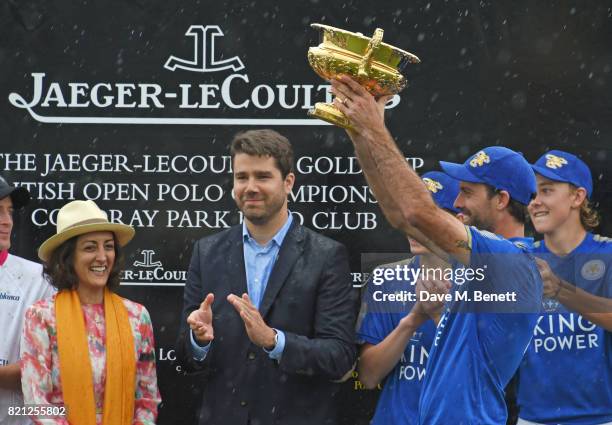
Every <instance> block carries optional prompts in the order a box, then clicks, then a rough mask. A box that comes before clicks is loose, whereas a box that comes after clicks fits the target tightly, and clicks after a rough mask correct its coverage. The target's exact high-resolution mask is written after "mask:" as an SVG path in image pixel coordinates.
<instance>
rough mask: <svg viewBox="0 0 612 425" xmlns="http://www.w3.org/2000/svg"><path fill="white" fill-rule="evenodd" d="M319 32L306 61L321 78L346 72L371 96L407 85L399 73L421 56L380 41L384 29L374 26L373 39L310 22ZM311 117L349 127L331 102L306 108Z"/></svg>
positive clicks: (398, 89) (329, 77) (348, 121)
mask: <svg viewBox="0 0 612 425" xmlns="http://www.w3.org/2000/svg"><path fill="white" fill-rule="evenodd" d="M310 26H311V27H313V28H317V29H319V30H320V31H321V39H322V41H321V44H319V45H318V46H317V47H311V48H310V49H308V62H309V63H310V66H311V67H312V69H314V71H315V72H316V73H317V74H318V75H319V76H320V77H321V78H323V79H324V80H328V81H329V80H330V79H331V78H333V77H335V76H337V75H340V74H347V75H350V76H351V77H353V78H354V79H355V80H357V82H358V83H359V84H361V85H362V86H363V87H365V89H366V90H368V91H369V92H370V93H371V94H372V95H373V96H376V97H379V96H385V95H391V94H396V93H399V92H400V91H402V90H403V89H404V87H406V83H407V82H406V78H405V77H404V76H403V75H402V74H401V73H400V71H402V70H403V69H404V67H405V66H406V64H408V63H419V62H420V59H419V58H418V57H416V56H415V55H413V54H412V53H408V52H406V51H404V50H401V49H398V48H397V47H393V46H391V45H389V44H386V43H383V42H382V38H383V30H382V29H380V28H377V29H376V31H374V35H373V36H372V38H370V37H366V36H364V35H363V34H361V33H355V32H350V31H345V30H342V29H339V28H334V27H330V26H328V25H321V24H311V25H310ZM308 115H309V116H311V117H315V118H319V119H322V120H323V121H327V122H329V123H332V124H334V125H337V126H339V127H342V128H347V129H350V128H352V127H351V122H350V120H349V119H348V118H347V117H346V116H345V115H344V114H343V113H342V112H340V111H339V110H338V109H337V108H336V107H335V106H334V105H333V104H331V103H322V102H319V103H317V104H315V106H314V108H313V109H311V110H310V111H308Z"/></svg>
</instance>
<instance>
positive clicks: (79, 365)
mask: <svg viewBox="0 0 612 425" xmlns="http://www.w3.org/2000/svg"><path fill="white" fill-rule="evenodd" d="M133 236H134V229H133V228H132V227H130V226H126V225H123V224H113V223H110V222H109V221H108V219H107V216H106V213H104V212H103V211H102V210H100V209H99V208H98V206H97V205H96V204H95V203H94V202H93V201H73V202H70V203H68V204H66V205H64V207H62V209H60V211H59V214H58V215H57V233H56V234H55V235H54V236H52V237H51V238H49V239H47V240H46V241H45V242H44V243H43V244H42V245H41V246H40V248H39V250H38V256H39V257H40V258H41V259H42V260H43V261H44V262H45V268H44V271H45V274H46V275H47V277H48V279H49V282H50V283H51V284H52V285H53V286H55V287H56V288H57V289H58V290H59V292H58V293H57V295H56V296H54V297H53V298H51V299H48V300H45V301H40V302H37V303H36V304H34V305H33V306H31V307H30V308H29V309H28V311H27V312H26V322H25V325H24V335H23V338H22V342H21V373H22V378H21V382H22V387H23V393H24V400H25V403H26V405H28V404H35V405H59V406H65V408H66V416H61V413H62V411H61V409H60V410H56V411H54V412H51V413H52V415H51V416H53V419H48V416H47V419H42V417H41V416H38V417H32V419H33V420H34V423H36V424H42V423H44V424H72V425H98V424H103V425H131V424H143V425H144V424H154V423H155V419H156V417H157V405H158V404H159V402H160V401H161V400H160V395H159V391H158V389H157V376H156V371H155V348H154V343H153V329H152V326H151V319H150V317H149V313H148V312H147V310H146V309H145V308H144V307H143V306H142V305H140V304H136V303H134V302H132V301H129V300H126V299H124V298H121V297H119V296H118V295H116V294H115V293H114V292H113V291H114V290H115V289H117V287H118V285H119V274H120V257H121V254H120V252H121V251H120V248H121V247H123V246H124V245H125V244H127V243H128V242H129V241H130V240H131V239H132V237H133ZM42 413H43V414H45V415H46V413H44V412H42ZM57 413H60V414H59V415H57Z"/></svg>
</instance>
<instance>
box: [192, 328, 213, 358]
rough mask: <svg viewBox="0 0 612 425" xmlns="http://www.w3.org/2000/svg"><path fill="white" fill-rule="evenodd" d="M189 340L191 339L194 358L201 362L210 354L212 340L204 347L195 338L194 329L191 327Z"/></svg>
mask: <svg viewBox="0 0 612 425" xmlns="http://www.w3.org/2000/svg"><path fill="white" fill-rule="evenodd" d="M189 340H190V341H191V350H192V351H193V359H194V360H196V361H198V362H201V361H202V360H204V359H205V358H206V356H207V355H208V351H209V350H210V345H211V344H212V341H211V342H209V343H208V344H206V345H205V346H204V347H202V346H201V345H199V344H198V343H197V342H196V340H195V338H194V337H193V331H192V330H191V329H190V330H189Z"/></svg>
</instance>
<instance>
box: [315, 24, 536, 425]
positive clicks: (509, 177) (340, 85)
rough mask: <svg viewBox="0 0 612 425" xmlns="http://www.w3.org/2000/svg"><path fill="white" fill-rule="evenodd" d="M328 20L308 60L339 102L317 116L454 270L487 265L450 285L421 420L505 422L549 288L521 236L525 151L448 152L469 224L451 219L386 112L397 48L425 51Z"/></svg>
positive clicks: (418, 311)
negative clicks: (477, 275)
mask: <svg viewBox="0 0 612 425" xmlns="http://www.w3.org/2000/svg"><path fill="white" fill-rule="evenodd" d="M322 29H323V31H324V34H323V43H322V44H321V45H320V46H319V47H318V48H311V50H310V51H309V60H310V63H311V66H313V68H314V69H315V71H316V72H317V73H319V75H321V76H322V77H324V78H326V79H329V80H330V81H331V83H332V92H333V93H334V94H335V95H336V98H335V100H334V103H333V105H317V107H315V110H314V111H313V112H312V113H311V115H314V116H316V117H319V118H321V119H324V120H326V121H329V122H332V123H334V124H336V125H339V126H341V127H344V128H345V129H346V130H347V132H348V135H349V137H350V138H351V140H352V142H353V144H354V146H355V151H356V154H357V157H358V158H359V161H360V163H361V166H362V168H363V171H364V174H365V176H366V179H367V181H368V184H369V185H370V188H371V189H372V191H373V192H374V194H375V196H376V198H377V200H378V202H379V204H380V206H381V208H382V210H383V212H384V214H385V216H386V217H387V219H388V220H389V222H390V223H391V225H393V226H394V227H395V228H397V229H398V230H400V231H401V232H402V233H403V234H404V235H406V237H409V238H413V239H415V240H417V241H418V242H420V243H421V244H422V245H424V246H426V247H427V248H429V249H430V250H431V251H432V252H434V253H436V254H437V255H439V256H440V257H442V258H445V259H448V260H449V261H451V262H452V263H453V267H454V268H455V270H458V269H462V268H466V267H467V268H477V267H484V269H486V274H485V279H484V281H482V282H476V281H471V282H467V283H464V284H461V285H460V284H459V283H455V284H454V285H453V288H452V289H451V293H452V294H453V297H454V301H451V302H448V303H447V304H446V307H445V312H444V314H443V316H442V318H441V319H440V321H439V322H438V323H437V325H438V326H437V331H436V337H435V339H434V344H433V348H432V351H431V352H430V357H429V362H428V364H427V375H426V377H425V382H424V383H423V389H422V394H421V399H420V402H419V423H420V424H423V425H432V424H447V425H457V424H475V423H478V424H488V425H491V424H499V425H503V424H505V423H506V418H507V413H506V405H505V401H504V387H505V386H506V385H507V383H508V381H509V380H510V378H511V377H512V376H513V374H514V373H515V371H516V369H517V368H518V366H519V363H520V361H521V359H522V357H523V353H524V351H525V349H526V348H527V346H528V344H529V341H530V340H531V337H532V333H533V328H534V326H535V324H536V319H537V314H536V313H537V312H538V311H539V307H540V303H541V297H542V282H541V278H540V275H539V273H538V270H537V267H536V264H535V261H534V259H533V257H532V256H531V255H530V254H528V252H527V250H528V247H529V245H530V241H527V240H525V238H524V222H525V217H526V206H527V204H528V203H529V201H530V200H531V198H532V196H533V195H534V193H535V190H536V185H535V176H534V173H533V171H532V170H531V167H530V166H529V164H528V163H527V161H525V159H524V158H523V157H522V156H521V155H520V154H518V153H516V152H514V151H512V150H510V149H507V148H503V147H497V146H496V147H489V148H485V149H483V150H481V151H479V152H477V153H476V154H474V155H472V156H471V157H470V158H468V160H467V161H466V162H465V163H464V164H452V163H444V162H442V163H441V166H442V168H443V170H444V171H445V172H446V173H447V174H449V175H450V176H451V177H454V178H456V179H457V180H459V181H460V182H461V184H460V188H461V190H460V193H459V196H458V197H457V199H456V200H455V207H456V208H458V209H459V210H460V211H461V212H462V213H463V215H464V216H465V220H466V223H467V224H468V225H469V226H466V225H464V224H462V223H461V222H459V221H458V220H456V219H455V218H454V217H452V216H451V215H450V214H448V213H447V212H445V211H444V210H442V209H441V208H439V207H437V206H436V205H435V204H434V202H433V200H432V198H431V196H430V194H429V192H428V190H427V189H426V187H425V185H424V184H423V182H422V181H421V179H420V178H419V176H418V175H417V174H416V173H415V172H414V171H413V170H412V169H411V168H410V167H409V166H408V165H407V163H406V160H405V155H403V154H402V153H401V152H400V150H399V149H398V147H397V146H396V144H395V142H394V140H393V138H392V136H391V134H390V133H389V131H388V130H387V128H386V126H385V122H384V106H385V103H386V102H387V101H388V99H389V95H391V94H394V93H396V92H397V91H399V90H401V89H402V88H403V86H404V85H405V81H404V80H403V77H402V76H401V75H400V74H399V72H398V71H397V69H398V68H400V67H401V65H402V62H403V63H405V62H406V60H402V58H403V59H406V58H407V59H408V61H410V59H412V62H416V61H418V58H416V57H415V56H414V55H410V54H408V53H407V52H403V51H401V50H399V49H396V48H394V47H392V46H389V45H385V44H384V43H381V39H382V31H381V30H380V31H379V30H377V32H376V33H375V36H374V37H372V39H371V40H369V39H368V38H367V37H364V36H362V35H361V34H352V33H347V32H346V31H342V30H338V29H334V28H331V27H322ZM351 34H352V37H351ZM355 39H357V40H355ZM363 39H365V40H363ZM317 49H318V50H317ZM359 52H361V53H359ZM414 58H416V59H414ZM482 291H484V292H486V293H487V295H488V296H490V297H491V298H494V297H498V296H499V295H500V294H502V293H506V292H507V293H514V294H515V296H516V299H517V301H516V302H515V303H509V304H506V305H502V304H501V303H490V304H486V305H485V304H484V303H475V302H471V300H472V299H474V295H475V294H476V293H477V292H482ZM466 292H467V294H465V293H466ZM457 294H459V296H456V295H457ZM462 294H463V295H462ZM497 299H498V300H499V298H497ZM423 311H424V310H423V309H422V307H421V306H420V305H419V303H417V304H416V305H415V307H414V308H413V310H412V311H411V313H409V315H408V317H410V320H411V321H412V325H413V330H416V329H417V328H418V327H419V326H421V325H422V324H423V323H424V322H425V321H427V320H429V318H428V317H427V315H426V314H425V313H424V312H423Z"/></svg>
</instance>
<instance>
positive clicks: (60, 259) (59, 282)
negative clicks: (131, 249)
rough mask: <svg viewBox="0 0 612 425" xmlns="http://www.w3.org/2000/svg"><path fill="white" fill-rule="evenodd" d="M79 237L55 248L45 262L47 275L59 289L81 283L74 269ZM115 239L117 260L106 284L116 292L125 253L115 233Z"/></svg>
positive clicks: (51, 282) (73, 286) (44, 267)
mask: <svg viewBox="0 0 612 425" xmlns="http://www.w3.org/2000/svg"><path fill="white" fill-rule="evenodd" d="M77 238H78V236H75V237H73V238H70V239H68V240H67V241H66V242H64V243H63V244H61V245H60V246H58V247H57V248H55V250H54V251H53V252H52V253H51V256H50V257H49V260H48V261H46V262H45V263H44V264H43V273H44V275H45V277H46V278H47V280H48V281H49V283H50V284H51V286H53V287H55V288H57V289H58V290H62V289H74V288H76V287H77V286H78V284H79V280H78V278H77V275H76V272H75V271H74V253H75V250H76V241H77ZM113 240H114V241H115V262H114V263H113V267H112V269H111V271H110V274H109V276H108V282H106V286H107V287H108V289H110V290H111V291H113V292H114V291H115V290H116V289H117V288H118V287H119V282H120V277H121V269H122V268H123V255H122V252H121V247H120V246H119V244H118V243H117V237H116V236H115V234H114V233H113Z"/></svg>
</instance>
